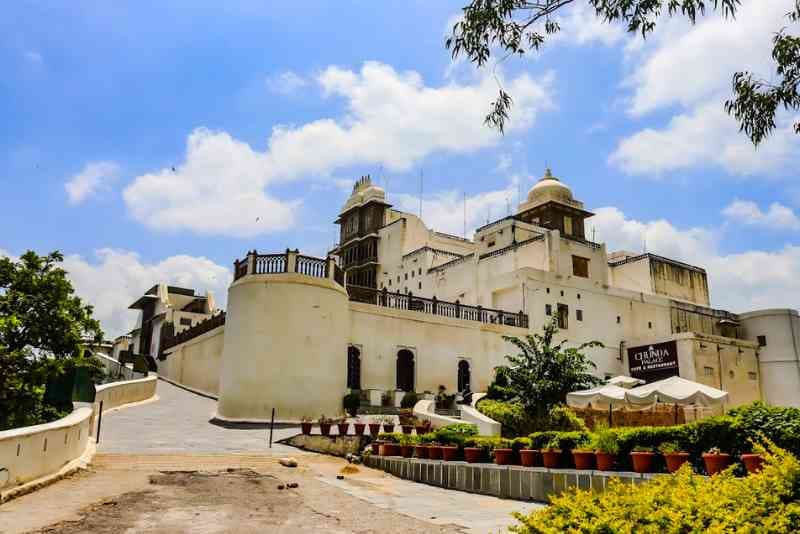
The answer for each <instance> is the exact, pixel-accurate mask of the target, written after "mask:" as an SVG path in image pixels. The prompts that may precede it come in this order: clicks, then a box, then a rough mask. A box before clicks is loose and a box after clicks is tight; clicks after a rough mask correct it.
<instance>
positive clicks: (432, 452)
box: [428, 445, 442, 460]
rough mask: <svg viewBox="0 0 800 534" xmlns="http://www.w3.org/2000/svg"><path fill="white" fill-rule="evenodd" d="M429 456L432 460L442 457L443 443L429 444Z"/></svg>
mask: <svg viewBox="0 0 800 534" xmlns="http://www.w3.org/2000/svg"><path fill="white" fill-rule="evenodd" d="M428 458H430V459H431V460H441V459H442V446H441V445H428Z"/></svg>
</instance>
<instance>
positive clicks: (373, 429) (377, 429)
mask: <svg viewBox="0 0 800 534" xmlns="http://www.w3.org/2000/svg"><path fill="white" fill-rule="evenodd" d="M369 433H370V434H372V435H373V436H377V435H378V434H380V433H381V424H380V423H370V424H369Z"/></svg>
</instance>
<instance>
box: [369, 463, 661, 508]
mask: <svg viewBox="0 0 800 534" xmlns="http://www.w3.org/2000/svg"><path fill="white" fill-rule="evenodd" d="M364 464H365V465H366V466H368V467H372V468H375V469H382V470H384V471H386V472H387V473H391V474H392V475H395V476H397V477H400V478H405V479H408V480H413V481H415V482H421V483H423V484H429V485H432V486H439V487H442V488H447V489H455V490H460V491H468V492H471V493H481V494H484V495H494V496H495V497H502V498H505V499H517V500H521V501H531V500H533V501H541V502H547V501H549V499H550V497H551V496H555V495H558V494H559V493H561V492H563V491H564V490H567V489H570V488H574V487H578V488H581V489H591V490H595V491H604V490H605V489H606V487H607V486H608V484H609V481H611V480H612V479H615V478H616V479H618V480H620V481H622V482H625V483H630V484H641V483H643V482H646V481H647V480H649V479H651V478H654V477H657V476H664V475H663V474H645V475H643V474H639V473H632V472H616V471H615V472H609V471H594V470H577V469H548V468H546V467H521V466H517V465H495V464H489V463H477V464H469V463H466V462H444V461H442V460H419V459H417V458H402V457H400V456H374V455H370V456H367V457H365V459H364Z"/></svg>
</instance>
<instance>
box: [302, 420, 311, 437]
mask: <svg viewBox="0 0 800 534" xmlns="http://www.w3.org/2000/svg"><path fill="white" fill-rule="evenodd" d="M311 425H312V422H311V418H310V417H309V416H307V415H304V416H303V417H301V418H300V430H301V431H302V432H303V434H304V435H306V436H308V435H310V434H311Z"/></svg>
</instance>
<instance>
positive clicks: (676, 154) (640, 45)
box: [610, 0, 800, 175]
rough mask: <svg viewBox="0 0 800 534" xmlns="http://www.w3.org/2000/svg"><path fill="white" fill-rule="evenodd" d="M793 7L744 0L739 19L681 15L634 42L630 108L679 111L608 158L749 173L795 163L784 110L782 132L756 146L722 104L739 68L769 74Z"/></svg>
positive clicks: (797, 149) (635, 164)
mask: <svg viewBox="0 0 800 534" xmlns="http://www.w3.org/2000/svg"><path fill="white" fill-rule="evenodd" d="M793 4H794V0H771V1H769V2H764V1H760V0H745V1H744V2H743V3H742V5H741V6H740V9H739V11H738V13H737V16H736V19H735V20H731V19H725V18H724V17H722V16H721V15H720V14H719V13H718V12H710V13H709V14H707V15H706V16H705V17H700V18H698V23H697V24H696V25H695V26H692V25H690V24H689V23H688V22H687V21H686V20H685V18H684V17H681V16H676V17H674V18H669V19H664V20H661V21H659V25H658V27H657V29H656V31H655V32H654V33H653V34H651V35H650V36H649V37H648V39H647V41H645V42H643V41H642V40H641V39H638V40H637V41H635V43H636V44H635V45H632V46H629V47H628V48H627V54H626V57H627V59H628V60H629V61H630V62H631V68H632V74H631V75H630V76H629V77H628V79H627V80H626V81H625V84H624V85H625V86H626V87H628V88H630V89H631V91H632V95H631V98H630V102H629V109H628V111H629V113H630V114H631V115H632V116H634V117H639V116H643V115H645V114H648V113H651V112H654V111H658V110H662V109H670V108H673V107H675V108H676V112H675V114H674V115H673V116H672V118H671V120H670V121H669V123H668V124H667V125H666V126H664V127H662V128H646V129H644V130H641V131H639V132H636V133H634V134H632V135H631V136H629V137H627V138H625V139H623V140H622V141H621V142H620V143H619V145H618V147H617V149H616V151H615V152H614V153H613V154H612V156H611V158H610V162H611V163H612V164H615V165H617V166H618V167H620V168H622V169H623V170H624V171H626V172H628V173H632V174H660V173H664V172H668V171H674V170H678V169H684V168H691V167H705V166H717V167H721V168H723V169H724V170H726V171H727V172H729V173H732V174H736V175H752V174H757V173H761V174H763V173H774V172H776V171H779V170H782V169H786V168H790V167H791V165H793V164H796V163H797V161H798V157H797V155H798V153H800V141H798V136H797V135H796V134H794V132H793V131H792V128H791V117H788V116H787V114H786V113H783V112H781V113H779V116H778V122H779V125H778V128H777V130H776V131H775V132H774V133H773V134H772V135H771V137H770V138H769V140H768V141H767V142H765V143H764V144H763V145H762V146H760V147H759V148H758V149H756V148H755V147H753V145H752V144H751V143H750V142H749V140H748V139H747V137H746V136H745V135H744V134H742V133H740V132H739V126H738V124H737V122H736V121H735V120H734V119H733V118H731V117H730V116H728V115H727V113H726V112H725V111H724V107H723V104H724V102H725V100H726V99H728V98H730V97H731V78H732V76H733V74H734V72H737V71H741V70H749V71H752V72H754V73H756V75H757V76H761V77H764V78H765V79H767V80H769V79H771V76H770V73H771V72H773V70H774V65H773V62H772V59H771V50H772V37H773V35H774V33H775V32H776V31H778V30H779V29H780V28H781V27H783V26H785V25H786V24H787V19H786V18H785V15H786V13H787V12H788V11H790V10H791V8H792V7H793ZM632 42H634V41H632Z"/></svg>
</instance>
